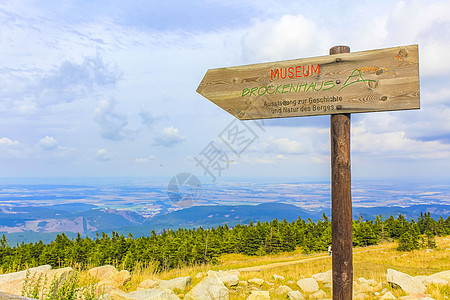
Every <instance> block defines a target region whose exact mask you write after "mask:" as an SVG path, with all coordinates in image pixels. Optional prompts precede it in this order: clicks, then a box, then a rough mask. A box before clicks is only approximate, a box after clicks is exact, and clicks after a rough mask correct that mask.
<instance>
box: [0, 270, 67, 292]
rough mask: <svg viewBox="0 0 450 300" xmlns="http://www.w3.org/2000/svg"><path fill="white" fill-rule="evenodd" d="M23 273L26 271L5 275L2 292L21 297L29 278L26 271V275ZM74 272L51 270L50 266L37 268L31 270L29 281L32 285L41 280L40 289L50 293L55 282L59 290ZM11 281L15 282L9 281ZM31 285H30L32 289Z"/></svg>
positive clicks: (0, 290)
mask: <svg viewBox="0 0 450 300" xmlns="http://www.w3.org/2000/svg"><path fill="white" fill-rule="evenodd" d="M23 272H24V271H20V272H15V273H9V274H3V275H6V276H4V277H3V279H2V280H3V283H1V284H0V292H5V293H8V294H12V295H21V293H22V289H23V286H24V283H25V280H26V276H27V274H26V271H25V273H23ZM73 272H74V270H73V269H72V268H70V267H67V268H61V269H54V270H51V267H50V266H48V265H45V266H40V267H37V268H31V269H30V271H29V275H28V280H29V282H31V284H33V283H34V284H35V283H37V282H38V281H39V278H40V284H39V289H40V290H43V289H44V290H46V291H48V290H49V288H50V286H51V284H52V283H53V282H54V284H55V285H56V286H55V287H56V288H57V289H58V288H59V287H60V286H61V285H62V284H63V283H64V282H65V281H66V280H67V279H68V278H70V276H72V275H73ZM7 275H11V276H7ZM14 278H15V279H14ZM10 279H14V280H11V281H7V280H10ZM44 283H45V285H44ZM31 284H28V286H29V287H30V288H31Z"/></svg>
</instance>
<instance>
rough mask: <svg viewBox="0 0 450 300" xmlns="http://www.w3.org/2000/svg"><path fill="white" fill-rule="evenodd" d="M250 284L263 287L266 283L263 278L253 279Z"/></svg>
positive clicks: (249, 281)
mask: <svg viewBox="0 0 450 300" xmlns="http://www.w3.org/2000/svg"><path fill="white" fill-rule="evenodd" d="M248 283H250V284H256V285H259V286H261V285H262V284H263V283H264V279H261V278H252V279H249V280H248Z"/></svg>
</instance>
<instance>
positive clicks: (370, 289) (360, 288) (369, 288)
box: [353, 283, 373, 293]
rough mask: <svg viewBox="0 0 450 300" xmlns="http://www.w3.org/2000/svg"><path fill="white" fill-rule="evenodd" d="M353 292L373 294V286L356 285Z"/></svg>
mask: <svg viewBox="0 0 450 300" xmlns="http://www.w3.org/2000/svg"><path fill="white" fill-rule="evenodd" d="M353 290H354V291H355V292H357V293H372V292H373V286H370V285H368V284H366V283H362V284H356V285H354V287H353Z"/></svg>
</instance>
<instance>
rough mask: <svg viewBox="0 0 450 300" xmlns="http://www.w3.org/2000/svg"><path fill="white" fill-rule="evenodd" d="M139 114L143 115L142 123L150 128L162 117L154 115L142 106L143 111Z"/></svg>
mask: <svg viewBox="0 0 450 300" xmlns="http://www.w3.org/2000/svg"><path fill="white" fill-rule="evenodd" d="M139 116H140V117H141V120H142V124H144V125H145V126H146V127H148V128H153V126H154V125H155V123H156V121H158V120H159V119H160V118H158V117H154V116H153V114H152V113H151V112H150V111H148V110H146V109H143V108H141V111H140V112H139Z"/></svg>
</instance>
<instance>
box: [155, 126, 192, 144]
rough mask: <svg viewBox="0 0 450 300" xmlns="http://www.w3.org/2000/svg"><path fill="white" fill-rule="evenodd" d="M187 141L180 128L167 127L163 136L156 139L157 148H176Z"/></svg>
mask: <svg viewBox="0 0 450 300" xmlns="http://www.w3.org/2000/svg"><path fill="white" fill-rule="evenodd" d="M184 140H185V137H184V136H182V135H180V133H179V132H178V128H175V127H166V128H164V129H163V131H162V134H160V135H159V136H157V137H156V138H155V145H156V146H164V147H174V146H176V145H178V144H180V143H182V142H183V141H184Z"/></svg>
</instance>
